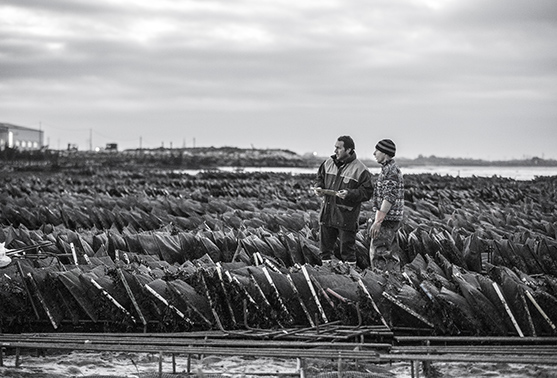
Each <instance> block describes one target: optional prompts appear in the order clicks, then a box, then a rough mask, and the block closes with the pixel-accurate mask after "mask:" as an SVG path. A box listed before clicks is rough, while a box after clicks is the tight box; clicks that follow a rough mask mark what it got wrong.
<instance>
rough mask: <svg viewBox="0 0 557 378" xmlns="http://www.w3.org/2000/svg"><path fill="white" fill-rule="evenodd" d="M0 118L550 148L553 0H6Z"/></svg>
mask: <svg viewBox="0 0 557 378" xmlns="http://www.w3.org/2000/svg"><path fill="white" fill-rule="evenodd" d="M0 122H5V123H12V124H16V125H21V126H28V127H33V128H37V129H41V130H43V131H44V132H45V142H47V143H49V144H50V146H51V147H52V148H66V146H67V144H68V143H73V144H77V145H78V146H79V149H81V150H85V149H89V148H91V147H93V148H94V147H96V146H104V145H105V144H106V143H109V142H115V143H118V145H119V148H120V149H124V148H137V147H143V148H156V147H160V146H164V147H170V146H172V147H184V146H185V147H193V146H196V147H205V146H215V147H220V146H236V147H243V148H250V147H255V148H284V149H290V150H292V151H295V152H298V153H300V154H304V153H308V152H316V153H318V154H319V155H328V154H330V153H332V152H333V145H334V142H335V140H336V138H337V137H338V136H339V135H344V134H348V135H351V136H353V138H354V139H355V141H356V150H357V152H358V153H359V154H360V155H361V156H363V157H371V156H372V153H373V150H374V146H375V143H376V142H377V141H378V140H379V139H383V138H391V139H393V140H394V141H395V143H396V144H397V148H398V155H399V156H403V157H409V158H414V157H417V156H418V155H419V154H422V155H426V156H429V155H436V156H449V157H469V158H481V159H488V160H500V159H513V158H524V157H528V158H529V157H533V156H539V157H544V158H552V159H557V148H556V145H557V1H555V0H466V1H458V0H190V1H188V0H156V1H153V0H144V1H141V0H137V1H123V0H119V1H117V0H48V1H41V0H28V1H21V0H3V1H1V2H0Z"/></svg>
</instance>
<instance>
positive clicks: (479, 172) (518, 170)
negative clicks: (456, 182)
mask: <svg viewBox="0 0 557 378" xmlns="http://www.w3.org/2000/svg"><path fill="white" fill-rule="evenodd" d="M218 170H219V171H222V172H244V173H253V172H273V173H290V174H293V175H299V174H310V175H311V174H315V173H316V172H317V168H295V167H242V168H238V167H220V168H218ZM401 170H402V173H403V174H407V175H411V174H422V173H430V174H438V175H441V176H453V177H472V176H477V177H493V176H500V177H505V178H511V179H513V180H522V181H528V180H532V179H534V178H535V177H537V176H557V167H496V166H481V167H478V166H442V165H439V166H437V165H436V166H433V165H431V166H405V167H401ZM202 171H203V170H199V169H185V170H180V171H179V172H180V173H187V174H190V175H196V174H198V173H200V172H202ZM370 171H371V172H372V173H379V166H374V167H370Z"/></svg>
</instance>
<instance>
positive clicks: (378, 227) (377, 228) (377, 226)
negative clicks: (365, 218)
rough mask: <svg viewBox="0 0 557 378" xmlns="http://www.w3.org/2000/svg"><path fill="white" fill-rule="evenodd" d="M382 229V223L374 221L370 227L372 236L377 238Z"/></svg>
mask: <svg viewBox="0 0 557 378" xmlns="http://www.w3.org/2000/svg"><path fill="white" fill-rule="evenodd" d="M380 230H381V223H380V222H373V224H372V225H371V228H370V229H369V234H370V235H371V238H372V239H375V238H376V237H377V236H378V235H379V231H380Z"/></svg>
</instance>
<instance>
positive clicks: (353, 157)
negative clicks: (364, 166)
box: [331, 151, 356, 168]
mask: <svg viewBox="0 0 557 378" xmlns="http://www.w3.org/2000/svg"><path fill="white" fill-rule="evenodd" d="M331 158H332V159H333V162H334V163H335V165H336V166H337V168H340V167H342V166H343V165H346V164H348V163H352V162H353V161H354V160H356V152H355V151H354V152H353V153H352V154H350V155H348V157H347V158H346V160H337V156H336V155H331Z"/></svg>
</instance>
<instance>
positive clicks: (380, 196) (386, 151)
mask: <svg viewBox="0 0 557 378" xmlns="http://www.w3.org/2000/svg"><path fill="white" fill-rule="evenodd" d="M395 153H396V146H395V144H394V142H393V141H392V140H390V139H383V140H380V141H379V143H377V145H376V146H375V152H374V153H373V155H374V156H375V160H377V162H378V163H379V164H381V173H379V177H378V178H377V182H376V183H375V190H374V192H373V200H372V202H373V210H374V211H375V217H374V218H373V219H370V221H372V222H373V223H372V224H371V228H370V235H371V244H370V248H369V259H370V263H371V267H372V268H373V267H376V268H378V269H379V270H385V269H391V268H393V265H395V266H396V265H397V264H398V256H396V255H394V254H393V253H392V248H393V244H394V242H395V237H396V232H397V231H398V229H399V228H400V226H401V223H402V219H403V211H404V180H403V176H402V173H401V172H400V169H399V167H398V166H397V165H396V163H395V161H394V160H393V158H394V156H395Z"/></svg>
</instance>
